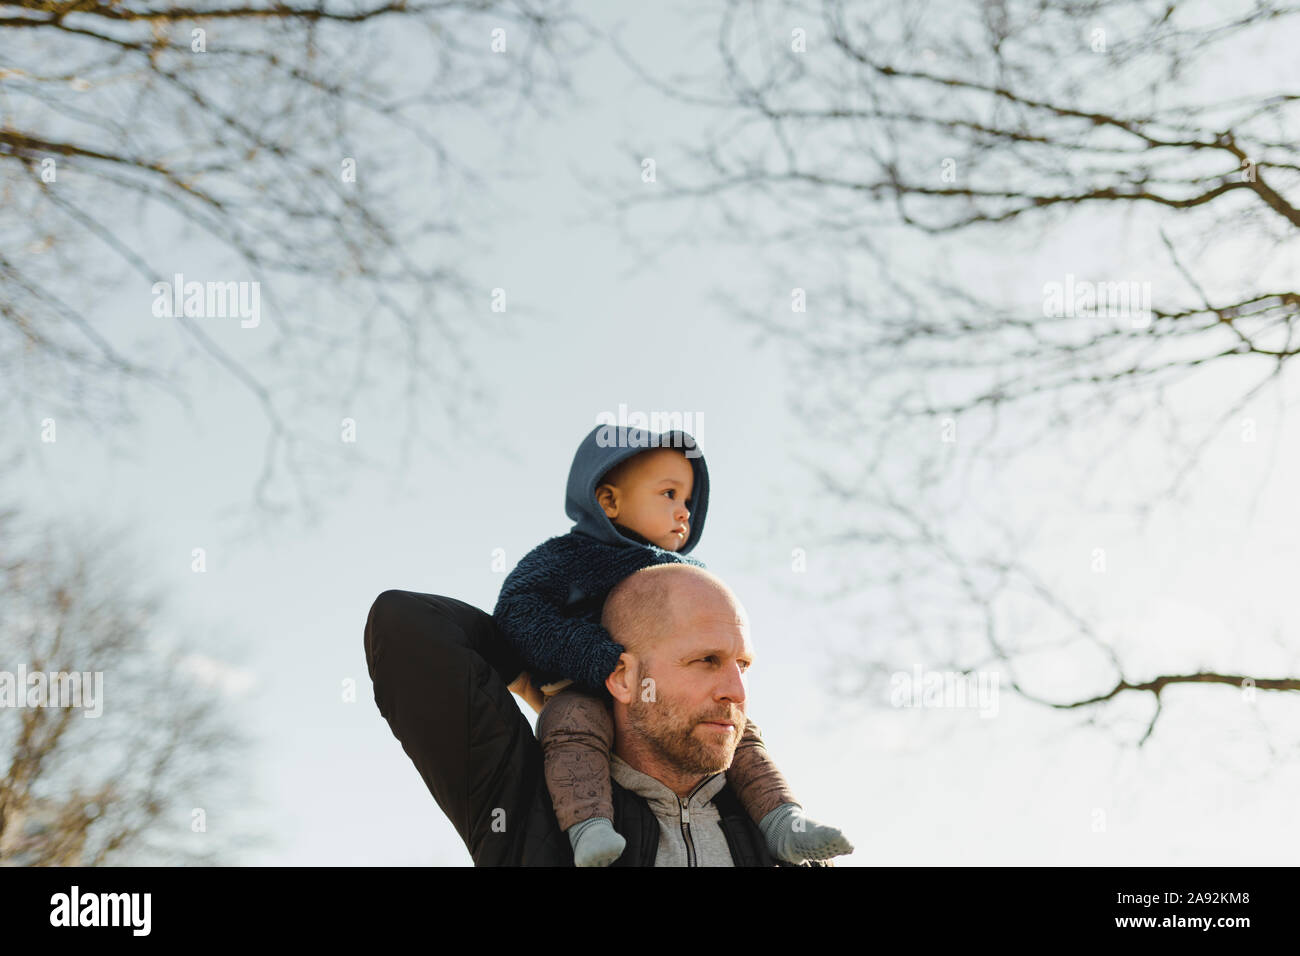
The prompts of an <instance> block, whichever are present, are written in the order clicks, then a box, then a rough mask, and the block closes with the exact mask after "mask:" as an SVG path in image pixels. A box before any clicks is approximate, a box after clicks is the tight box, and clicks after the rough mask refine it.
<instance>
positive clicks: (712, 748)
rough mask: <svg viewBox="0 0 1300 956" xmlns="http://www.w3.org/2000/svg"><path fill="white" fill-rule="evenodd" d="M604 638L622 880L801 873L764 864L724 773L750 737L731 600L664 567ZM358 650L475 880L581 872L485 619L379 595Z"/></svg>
mask: <svg viewBox="0 0 1300 956" xmlns="http://www.w3.org/2000/svg"><path fill="white" fill-rule="evenodd" d="M602 624H603V625H604V626H605V627H606V628H607V629H608V630H609V631H610V634H611V635H612V636H613V637H614V639H615V640H617V641H618V642H619V643H620V644H622V645H623V647H624V648H625V651H624V653H623V654H622V655H621V656H620V658H619V661H618V664H617V666H616V667H615V669H614V671H613V672H612V673H611V674H610V675H609V677H608V679H607V680H606V683H605V687H606V689H607V690H608V692H609V694H610V698H611V700H610V706H611V708H612V711H613V717H614V735H615V736H614V745H613V754H612V755H611V760H610V763H611V778H612V783H611V789H612V791H613V795H614V816H615V819H614V825H615V828H616V829H617V830H618V832H619V833H620V834H623V835H624V836H625V837H626V839H627V847H626V849H625V850H624V852H623V855H622V856H621V857H619V859H618V860H617V861H616V862H615V863H614V864H613V865H614V866H791V865H794V864H789V863H786V862H785V861H781V860H777V859H775V858H774V857H773V856H772V855H771V854H770V853H769V852H768V849H767V847H766V844H765V841H764V839H763V836H762V834H761V833H760V832H759V829H758V827H757V826H756V825H755V824H754V823H753V821H751V820H750V819H749V816H748V814H746V813H745V811H744V809H743V808H742V807H741V805H740V801H739V800H738V799H737V797H736V795H735V793H734V792H732V790H731V788H730V787H729V786H728V784H727V780H726V776H725V774H724V773H723V771H725V770H726V769H727V767H729V766H730V765H731V760H732V757H733V755H734V754H735V750H736V746H737V744H738V743H739V741H740V735H741V731H742V729H743V728H744V723H745V705H746V699H745V683H744V674H745V671H746V670H748V668H749V666H750V664H751V663H752V662H753V659H754V652H753V647H752V645H751V644H750V641H749V625H748V621H747V619H746V617H745V612H744V609H743V608H742V607H741V605H740V603H739V602H738V601H737V600H736V598H735V596H734V595H733V594H732V593H731V591H730V590H729V589H728V588H727V587H726V585H725V584H723V583H722V582H721V581H720V580H718V578H716V577H715V576H714V575H712V574H710V573H709V572H707V571H705V570H703V569H701V568H696V567H693V566H690V565H685V564H663V565H656V566H653V567H649V568H645V569H643V570H641V571H638V572H636V573H635V574H632V575H630V576H629V577H627V578H625V579H624V580H623V581H622V582H620V583H619V584H618V585H617V586H616V587H615V588H614V589H613V590H611V591H610V593H609V596H608V597H607V598H606V600H605V606H604V611H603V615H602ZM365 646H366V660H367V664H368V665H369V669H370V676H371V680H372V681H373V682H374V688H375V702H376V704H377V705H378V706H379V710H380V713H381V714H383V716H384V717H385V718H386V719H387V720H388V723H389V726H390V727H391V728H392V731H393V734H394V735H395V736H396V737H397V738H398V740H400V741H401V743H402V747H403V749H404V750H405V751H406V753H407V755H408V756H409V757H410V758H411V760H412V762H414V763H415V765H416V768H417V769H418V770H419V771H420V775H421V776H422V777H423V778H424V781H425V784H426V785H427V786H428V788H429V791H430V792H431V793H432V794H433V796H434V799H435V800H437V802H438V804H439V806H440V807H441V808H442V810H443V812H444V813H445V814H446V815H447V817H448V819H449V820H451V822H452V824H453V825H454V826H455V827H456V829H457V831H458V832H459V833H460V835H461V838H462V839H463V840H464V841H465V845H466V847H467V848H468V849H469V852H470V855H471V856H472V857H473V859H474V862H475V865H479V866H572V865H573V850H572V847H571V846H570V843H569V840H568V838H567V837H566V836H565V835H564V833H563V831H561V830H560V828H559V824H558V823H557V821H556V819H555V813H554V811H553V810H552V809H551V803H550V796H549V794H548V792H547V789H546V785H545V782H544V780H543V777H542V765H541V764H542V760H541V750H540V747H539V745H538V743H537V739H536V737H535V736H534V735H533V732H532V728H531V727H530V725H529V723H528V721H527V720H526V719H525V718H524V716H523V714H521V713H520V711H519V708H518V707H517V706H516V705H515V703H514V699H513V698H512V697H511V695H510V691H509V690H508V689H507V686H506V682H507V681H508V680H511V679H513V678H514V677H515V676H516V675H518V673H519V671H520V669H521V668H520V666H519V661H518V660H517V659H513V658H511V657H510V655H509V651H508V650H507V649H506V647H505V646H504V642H502V641H501V640H500V635H499V634H497V633H496V631H495V625H494V623H493V621H492V618H491V616H489V615H487V614H485V613H484V612H483V611H481V610H479V609H478V608H475V607H473V606H471V605H468V604H465V603H464V602H461V601H456V600H455V599H452V598H447V597H440V596H437V595H431V594H417V593H414V592H409V591H385V592H384V593H383V594H381V595H379V597H378V598H377V599H376V600H375V603H374V605H373V606H372V607H371V610H370V616H369V619H368V620H367V622H366V632H365ZM593 706H598V705H597V704H596V703H595V702H594V701H593ZM544 713H545V711H543V714H544ZM802 865H805V866H829V865H831V864H830V863H829V862H809V863H806V864H802Z"/></svg>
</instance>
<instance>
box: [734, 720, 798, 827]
mask: <svg viewBox="0 0 1300 956" xmlns="http://www.w3.org/2000/svg"><path fill="white" fill-rule="evenodd" d="M727 782H728V783H729V784H731V789H732V790H734V791H736V796H737V797H739V798H740V803H741V805H742V806H743V807H744V808H745V810H746V812H748V813H749V816H750V819H752V820H753V821H754V822H755V823H762V822H763V818H764V817H765V816H767V815H768V814H769V813H771V812H772V811H773V810H775V809H776V808H777V807H779V806H781V804H783V803H798V802H799V801H798V800H796V799H795V798H794V794H793V793H792V792H791V790H790V784H788V783H787V782H786V779H785V777H784V776H782V774H781V771H780V770H778V769H777V766H776V764H775V763H773V762H772V758H771V757H770V756H769V755H768V752H767V747H766V745H764V743H763V737H762V735H761V734H760V733H759V730H758V725H757V724H755V723H754V722H753V721H752V720H749V721H746V723H745V732H744V733H743V734H741V737H740V743H738V744H737V745H736V754H735V756H734V757H732V760H731V767H730V769H728V770H727Z"/></svg>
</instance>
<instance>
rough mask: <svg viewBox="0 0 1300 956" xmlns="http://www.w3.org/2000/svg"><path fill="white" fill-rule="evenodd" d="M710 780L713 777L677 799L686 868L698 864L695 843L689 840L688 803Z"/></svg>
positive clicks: (689, 809)
mask: <svg viewBox="0 0 1300 956" xmlns="http://www.w3.org/2000/svg"><path fill="white" fill-rule="evenodd" d="M713 776H714V777H716V776H717V774H714V775H713ZM712 779H713V777H706V778H705V779H703V780H701V781H700V782H699V783H697V784H696V785H695V789H694V790H692V791H691V792H690V793H689V794H687V795H686V799H685V800H683V799H682V798H681V797H678V798H677V799H678V801H679V802H680V803H681V805H682V839H683V840H685V841H686V865H687V866H699V863H697V862H696V861H695V841H694V840H692V839H691V808H690V803H691V800H692V799H694V797H695V794H696V793H697V792H699V789H700V787H702V786H704V785H705V784H706V783H708V782H709V781H710V780H712Z"/></svg>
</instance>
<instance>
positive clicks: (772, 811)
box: [727, 720, 853, 863]
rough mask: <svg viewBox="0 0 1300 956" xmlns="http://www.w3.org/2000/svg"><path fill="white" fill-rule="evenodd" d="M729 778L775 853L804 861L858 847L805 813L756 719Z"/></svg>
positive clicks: (750, 724) (744, 737)
mask: <svg viewBox="0 0 1300 956" xmlns="http://www.w3.org/2000/svg"><path fill="white" fill-rule="evenodd" d="M727 783H728V784H730V785H731V788H732V789H733V790H735V791H736V796H737V797H739V798H740V802H741V804H742V805H743V806H744V808H745V810H746V812H747V813H748V814H749V815H750V817H751V819H753V821H754V822H755V823H757V824H758V829H759V831H760V832H761V833H762V834H763V840H764V842H765V843H767V848H768V849H769V850H770V851H771V852H772V855H773V856H776V857H779V858H780V859H782V860H786V861H788V862H790V863H802V862H804V861H805V860H828V859H830V858H831V857H833V856H840V855H841V854H844V853H852V852H853V844H852V843H850V842H849V841H848V838H847V837H845V836H844V834H843V833H842V832H841V831H840V830H838V829H837V828H835V827H831V826H827V825H826V824H824V823H818V822H817V821H816V820H811V819H809V818H808V817H807V816H805V815H804V812H803V806H802V805H801V804H800V803H799V801H798V800H796V799H795V798H794V794H793V793H792V792H791V790H790V785H789V784H788V783H786V780H785V777H784V776H782V774H781V771H780V770H778V769H777V767H776V764H774V763H773V762H772V758H771V757H770V756H768V753H767V746H766V745H765V744H764V743H763V738H762V736H761V735H760V733H759V730H758V725H757V724H755V723H754V722H753V721H752V720H747V721H746V722H745V732H744V733H743V734H741V737H740V743H738V744H737V745H736V753H735V755H734V756H733V757H732V760H731V767H730V768H729V769H728V770H727Z"/></svg>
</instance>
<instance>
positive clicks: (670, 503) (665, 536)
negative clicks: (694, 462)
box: [596, 448, 695, 551]
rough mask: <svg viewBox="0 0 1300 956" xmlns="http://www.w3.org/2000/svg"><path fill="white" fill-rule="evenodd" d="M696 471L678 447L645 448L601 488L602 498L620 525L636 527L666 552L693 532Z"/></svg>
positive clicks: (598, 495) (607, 511)
mask: <svg viewBox="0 0 1300 956" xmlns="http://www.w3.org/2000/svg"><path fill="white" fill-rule="evenodd" d="M694 488H695V471H694V469H692V468H691V463H690V462H689V461H687V460H686V456H685V455H684V454H683V453H682V452H680V451H677V450H676V449H673V448H655V449H652V450H650V451H643V452H641V453H640V454H639V455H637V456H636V457H634V458H631V459H629V460H628V461H627V463H626V464H625V465H623V466H622V467H620V468H619V469H618V470H617V471H616V472H615V474H614V481H613V482H607V483H606V484H603V485H600V486H599V487H598V488H597V489H596V500H597V501H598V502H599V503H600V506H601V508H603V509H604V511H605V515H606V516H607V517H608V518H609V520H610V521H613V522H614V523H615V524H620V525H622V526H623V527H624V528H627V529H629V530H631V531H635V532H636V533H637V534H639V535H641V537H643V538H645V539H646V540H647V541H649V542H651V543H652V544H655V545H658V546H659V547H661V548H663V549H664V550H665V551H676V550H678V549H679V548H681V546H682V545H684V544H685V543H686V539H687V538H689V537H690V535H691V525H690V516H691V512H690V508H689V505H690V503H691V495H692V494H693V493H694Z"/></svg>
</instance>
